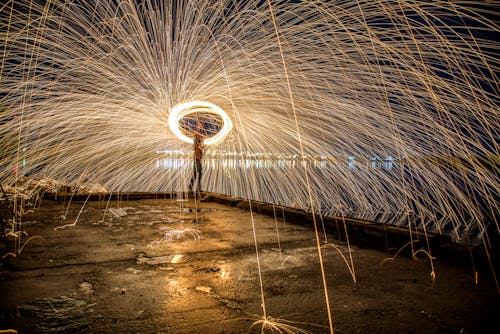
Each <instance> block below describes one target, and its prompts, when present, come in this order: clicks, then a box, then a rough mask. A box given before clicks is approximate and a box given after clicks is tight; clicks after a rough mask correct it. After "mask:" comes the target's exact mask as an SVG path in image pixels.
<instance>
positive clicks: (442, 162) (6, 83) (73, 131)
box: [0, 0, 499, 243]
mask: <svg viewBox="0 0 500 334" xmlns="http://www.w3.org/2000/svg"><path fill="white" fill-rule="evenodd" d="M271 2H272V3H273V5H272V7H273V12H274V16H275V20H276V26H278V27H279V37H280V40H281V48H282V50H281V52H280V46H279V45H278V43H277V41H276V34H275V27H274V25H273V22H272V19H271V17H270V15H269V13H270V11H269V7H268V4H267V3H266V2H265V1H236V0H233V1H230V0H228V1H223V0H222V1H209V0H200V1H188V0H186V1H161V0H160V1H152V0H143V1H135V0H119V1H92V0H82V1H77V2H68V1H59V0H55V1H47V2H42V1H10V2H6V3H5V4H4V5H2V7H0V26H1V29H0V41H1V42H2V43H1V47H2V49H1V50H0V51H1V55H2V59H1V69H0V81H1V84H0V107H1V114H0V132H1V134H2V139H1V143H0V154H1V156H0V159H1V160H0V165H1V169H0V182H1V183H2V184H6V185H13V184H15V183H16V180H18V179H19V178H20V177H21V176H27V177H28V178H33V179H54V180H57V181H58V182H63V183H68V184H72V183H75V182H77V181H79V180H80V181H81V180H85V181H88V182H94V183H99V184H102V185H103V186H104V187H105V188H106V189H108V190H109V191H113V192H117V191H181V190H185V189H187V181H188V179H189V177H190V175H189V174H190V167H191V163H190V161H189V155H190V154H191V146H190V145H189V144H187V143H184V142H183V141H181V140H179V139H178V138H177V137H176V136H175V135H174V134H173V133H172V132H171V130H170V129H169V125H168V119H169V113H170V112H171V110H172V109H173V108H174V107H175V106H176V105H179V104H180V103H184V102H189V101H207V102H210V103H213V104H215V105H217V106H220V107H221V108H222V109H223V110H224V111H225V112H226V113H227V114H228V116H229V117H230V119H231V121H232V123H233V129H232V131H231V133H230V134H229V136H228V137H227V138H226V140H225V141H224V142H222V143H220V144H218V145H217V146H215V147H211V148H210V150H209V151H208V152H207V154H206V164H205V168H206V171H205V172H204V184H203V188H204V189H205V190H208V191H213V192H219V193H224V194H228V195H233V196H244V197H250V198H253V199H258V200H264V201H268V202H273V203H277V204H284V205H294V206H298V207H301V208H304V209H306V210H310V209H311V204H310V203H314V207H315V208H316V209H317V210H319V211H320V212H321V213H324V214H329V215H339V216H342V217H357V218H363V219H370V220H376V221H380V222H383V223H388V224H396V225H405V226H408V225H410V226H415V227H418V228H424V227H425V228H426V230H429V231H436V232H438V233H443V234H448V235H451V236H453V237H454V238H455V239H456V240H463V239H465V236H468V235H469V234H470V235H472V236H473V237H475V238H476V239H477V240H479V241H480V242H484V243H489V242H490V241H489V237H490V234H491V233H496V234H498V231H499V229H498V221H497V220H496V219H497V218H496V214H497V212H498V189H499V185H498V172H499V168H498V163H499V148H498V129H499V117H498V109H499V108H498V107H499V99H498V70H499V59H498V51H499V50H498V43H497V40H498V34H499V25H498V15H497V13H496V12H495V10H494V8H495V5H494V4H492V5H487V4H484V5H482V6H478V5H477V1H460V2H454V1H453V2H448V1H434V2H432V3H428V2H409V1H402V0H399V1H385V0H379V1H361V0H360V1H327V2H325V1H317V0H308V1H307V0H306V1H300V2H297V1H290V2H287V1H281V2H274V1H271ZM282 56H283V57H284V59H285V60H286V66H287V71H286V72H287V73H285V72H284V70H283V65H282V58H281V57H282ZM290 91H291V92H292V93H293V103H294V106H293V108H294V109H295V111H293V110H292V106H291V103H290V99H289V96H290ZM294 113H295V115H294ZM295 118H296V120H295ZM298 131H300V136H297V134H298V133H297V132H298ZM297 138H300V143H299V142H298V139H297ZM300 148H302V149H300ZM305 163H306V164H308V168H307V169H305V168H303V164H305ZM304 170H307V171H308V173H309V186H310V194H312V195H311V196H312V198H311V196H310V194H309V191H308V185H306V181H305V180H306V177H305V175H304ZM247 185H249V186H247ZM248 187H250V189H247V188H248ZM488 231H489V232H490V234H488Z"/></svg>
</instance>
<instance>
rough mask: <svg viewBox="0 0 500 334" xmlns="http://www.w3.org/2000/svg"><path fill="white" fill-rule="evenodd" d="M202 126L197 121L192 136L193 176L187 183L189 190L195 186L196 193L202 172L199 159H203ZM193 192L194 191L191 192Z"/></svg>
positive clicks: (199, 186) (198, 189) (199, 187)
mask: <svg viewBox="0 0 500 334" xmlns="http://www.w3.org/2000/svg"><path fill="white" fill-rule="evenodd" d="M203 130H204V128H203V124H202V123H201V122H200V121H198V123H196V127H195V130H194V131H193V132H194V136H193V151H194V152H193V176H192V177H191V181H190V182H189V190H193V189H192V188H193V187H194V186H195V185H196V191H198V192H200V191H201V176H202V172H203V166H202V164H201V159H202V158H203V151H204V149H205V144H204V140H205V135H204V133H203ZM193 191H194V190H193Z"/></svg>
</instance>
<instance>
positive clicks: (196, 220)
mask: <svg viewBox="0 0 500 334" xmlns="http://www.w3.org/2000/svg"><path fill="white" fill-rule="evenodd" d="M278 216H279V215H278ZM68 224H71V225H68ZM65 225H67V226H65ZM23 229H24V230H25V231H26V232H27V233H28V234H29V236H34V237H35V238H33V239H32V240H30V241H29V243H28V244H27V245H26V246H25V247H24V249H23V251H22V253H21V254H20V255H19V256H18V258H17V259H15V261H13V262H11V266H10V267H5V266H4V267H3V270H2V279H1V280H0V300H1V302H0V330H1V329H8V328H12V329H15V330H17V331H18V332H19V333H260V331H261V328H262V327H261V325H259V323H255V324H254V322H255V321H257V320H259V319H262V315H263V308H262V306H261V305H262V300H264V305H265V309H266V315H267V316H269V317H272V318H275V319H277V318H280V319H282V320H280V321H281V322H283V323H286V324H288V325H293V326H295V327H297V328H300V329H302V330H306V331H308V332H311V333H329V332H330V330H329V321H328V314H327V311H326V310H327V307H326V302H325V292H324V288H323V280H322V274H321V267H320V261H319V259H320V257H319V255H318V248H317V243H316V236H315V232H314V229H313V227H312V226H311V225H310V223H304V222H300V221H295V222H292V221H287V220H286V219H285V220H284V219H283V217H278V218H274V217H272V216H269V215H261V214H256V213H253V214H251V213H250V212H249V211H248V210H243V209H240V208H238V207H234V206H230V205H224V204H221V203H215V202H200V201H197V200H194V199H189V200H176V199H170V198H161V199H143V200H129V201H123V200H122V201H119V200H115V199H113V200H111V201H109V202H108V201H106V200H101V201H88V202H86V203H84V202H83V201H73V202H72V203H71V204H70V205H68V201H50V200H44V201H42V204H41V206H40V207H39V208H37V209H36V210H35V211H34V212H33V213H30V214H28V215H26V216H25V217H24V220H23ZM254 231H255V238H256V240H257V248H256V243H255V242H254ZM29 236H24V240H27V239H28V237H29ZM326 237H327V242H326V243H325V235H324V234H323V232H320V240H321V245H322V247H321V253H322V260H323V265H324V273H325V281H326V285H327V287H328V294H329V303H330V308H331V315H332V322H333V325H334V329H335V333H345V334H348V333H371V334H373V333H398V334H399V333H493V332H494V328H496V327H498V321H497V317H498V315H500V295H499V293H498V291H497V289H496V287H495V285H494V284H493V282H492V279H491V271H490V272H489V271H488V270H489V269H488V268H487V267H486V268H484V269H483V268H477V267H476V269H477V270H478V284H477V285H476V284H475V277H474V276H475V275H474V270H473V268H474V267H472V266H471V265H470V264H464V265H460V263H456V262H457V261H452V262H453V263H451V262H448V261H444V260H440V259H439V258H438V259H437V260H435V261H434V262H433V265H434V270H435V279H433V278H432V275H431V273H432V272H433V270H432V266H431V262H430V261H429V259H428V258H427V257H425V256H424V255H422V256H421V257H418V258H412V257H408V256H405V255H398V256H397V257H395V258H392V257H393V256H394V254H395V251H396V250H392V251H381V250H375V249H366V248H360V247H358V246H355V245H350V247H349V245H348V244H347V243H346V242H345V241H343V242H339V241H337V240H335V239H334V238H333V237H332V236H331V235H328V234H327V236H326ZM257 251H258V255H259V256H258V257H257ZM350 256H352V263H353V264H351V259H350ZM259 268H260V276H259ZM354 277H355V279H354ZM260 278H261V279H260ZM260 280H262V284H261V283H260ZM253 324H254V326H253V327H252V325H253ZM490 328H491V329H493V331H491V330H490ZM266 332H267V331H266ZM269 332H270V331H269ZM282 333H288V332H286V331H284V330H283V331H282ZM290 333H291V332H290Z"/></svg>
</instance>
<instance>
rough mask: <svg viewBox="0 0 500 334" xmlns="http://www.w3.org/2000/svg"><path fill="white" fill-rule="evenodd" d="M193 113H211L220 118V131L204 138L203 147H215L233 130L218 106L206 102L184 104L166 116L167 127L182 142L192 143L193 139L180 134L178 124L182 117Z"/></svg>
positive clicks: (229, 120) (231, 123)
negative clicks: (221, 124) (221, 122)
mask: <svg viewBox="0 0 500 334" xmlns="http://www.w3.org/2000/svg"><path fill="white" fill-rule="evenodd" d="M194 113H211V114H215V115H218V116H220V117H221V118H222V121H223V126H222V129H220V131H219V132H218V133H217V134H216V135H215V136H212V137H208V138H206V139H205V141H204V143H205V145H215V144H217V143H220V142H221V141H223V140H224V138H226V136H227V135H228V134H229V132H230V131H231V129H232V128H233V122H231V119H230V118H229V116H228V115H227V114H226V112H225V111H224V110H222V108H220V107H219V106H217V105H215V104H213V103H210V102H206V101H191V102H184V103H180V104H178V105H176V106H175V107H173V108H172V111H171V112H170V115H169V116H168V126H169V127H170V130H171V131H172V132H173V133H174V134H175V135H176V136H177V138H179V139H180V140H183V141H185V142H188V143H190V144H192V143H193V142H194V141H193V138H190V137H188V136H186V135H185V134H183V133H182V132H181V129H180V126H179V122H180V121H181V119H182V118H183V117H185V116H186V115H189V114H194Z"/></svg>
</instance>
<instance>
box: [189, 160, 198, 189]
mask: <svg viewBox="0 0 500 334" xmlns="http://www.w3.org/2000/svg"><path fill="white" fill-rule="evenodd" d="M196 161H197V160H196V159H194V160H193V175H191V180H189V186H188V189H189V191H192V190H193V187H194V185H195V184H196V179H197V178H198V164H197V163H196Z"/></svg>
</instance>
